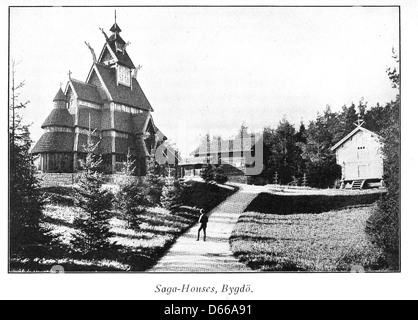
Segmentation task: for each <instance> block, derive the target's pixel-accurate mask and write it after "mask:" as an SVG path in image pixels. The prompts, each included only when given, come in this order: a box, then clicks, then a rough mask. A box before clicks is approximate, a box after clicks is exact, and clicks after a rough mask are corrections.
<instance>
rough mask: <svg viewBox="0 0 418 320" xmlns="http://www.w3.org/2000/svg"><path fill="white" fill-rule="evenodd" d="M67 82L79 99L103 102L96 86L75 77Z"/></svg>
mask: <svg viewBox="0 0 418 320" xmlns="http://www.w3.org/2000/svg"><path fill="white" fill-rule="evenodd" d="M69 82H70V85H71V87H72V88H73V89H74V91H75V93H76V94H77V97H78V98H79V99H81V100H86V101H90V102H94V103H99V104H102V103H103V99H102V98H101V96H100V92H99V90H98V88H97V86H95V85H93V84H90V83H85V82H82V81H80V80H76V79H70V81H69Z"/></svg>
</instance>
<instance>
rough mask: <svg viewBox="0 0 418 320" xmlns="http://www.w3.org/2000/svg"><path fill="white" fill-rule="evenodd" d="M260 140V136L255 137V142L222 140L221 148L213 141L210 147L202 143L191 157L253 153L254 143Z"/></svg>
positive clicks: (237, 139) (246, 139)
mask: <svg viewBox="0 0 418 320" xmlns="http://www.w3.org/2000/svg"><path fill="white" fill-rule="evenodd" d="M259 139H260V136H257V135H256V137H255V140H253V139H252V138H243V139H241V138H236V139H230V140H221V144H220V148H219V141H218V140H215V141H211V142H210V143H209V150H208V146H207V144H205V143H202V144H201V145H200V146H199V147H198V148H196V149H195V150H194V151H193V152H192V153H190V155H193V156H198V155H199V154H207V153H209V154H213V153H225V152H241V151H251V149H252V147H253V146H254V141H255V142H257V141H258V140H259Z"/></svg>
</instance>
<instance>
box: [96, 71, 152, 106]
mask: <svg viewBox="0 0 418 320" xmlns="http://www.w3.org/2000/svg"><path fill="white" fill-rule="evenodd" d="M94 66H95V67H96V70H97V71H98V73H99V74H100V76H101V78H102V79H103V82H104V84H105V86H106V88H107V90H108V91H109V94H110V96H111V99H112V100H113V101H115V102H119V103H122V104H126V105H129V106H133V107H137V108H141V109H144V110H149V111H153V109H152V107H151V105H150V103H149V101H148V99H147V97H146V96H145V94H144V92H143V91H142V89H141V87H140V85H139V83H138V81H137V80H136V79H135V78H132V89H131V88H130V87H127V86H124V85H118V84H117V82H116V69H115V68H112V67H108V66H105V65H103V64H100V63H95V64H94Z"/></svg>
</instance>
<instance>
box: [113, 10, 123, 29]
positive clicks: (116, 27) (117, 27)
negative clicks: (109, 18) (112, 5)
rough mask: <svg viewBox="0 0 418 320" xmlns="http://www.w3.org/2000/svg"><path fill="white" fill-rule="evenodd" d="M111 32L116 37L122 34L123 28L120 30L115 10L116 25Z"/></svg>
mask: <svg viewBox="0 0 418 320" xmlns="http://www.w3.org/2000/svg"><path fill="white" fill-rule="evenodd" d="M110 31H111V32H113V34H114V35H118V34H119V33H120V32H122V30H121V28H119V26H118V24H117V23H116V10H115V23H114V24H113V26H112V27H111V28H110Z"/></svg>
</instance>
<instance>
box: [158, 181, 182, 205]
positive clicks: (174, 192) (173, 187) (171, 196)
mask: <svg viewBox="0 0 418 320" xmlns="http://www.w3.org/2000/svg"><path fill="white" fill-rule="evenodd" d="M181 195H182V185H181V183H180V182H179V181H178V180H175V179H173V178H171V177H167V178H166V179H165V185H164V187H163V190H162V194H161V205H162V207H163V208H166V209H168V210H171V209H173V208H174V207H176V206H179V205H181Z"/></svg>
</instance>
